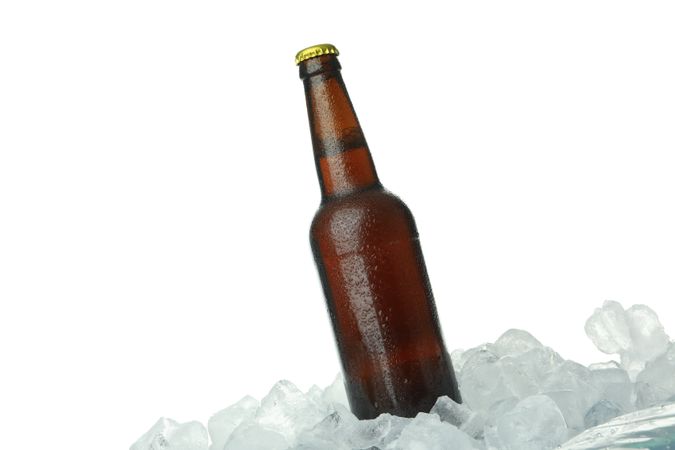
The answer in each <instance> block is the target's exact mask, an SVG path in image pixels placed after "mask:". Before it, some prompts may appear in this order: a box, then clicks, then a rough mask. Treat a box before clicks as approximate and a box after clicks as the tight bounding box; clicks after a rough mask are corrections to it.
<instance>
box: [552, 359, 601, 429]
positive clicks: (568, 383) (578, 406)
mask: <svg viewBox="0 0 675 450" xmlns="http://www.w3.org/2000/svg"><path fill="white" fill-rule="evenodd" d="M542 392H543V393H545V394H546V395H548V396H549V397H550V398H551V399H553V400H554V401H555V403H556V404H557V405H558V408H559V409H560V411H561V412H562V414H563V417H564V418H565V421H566V423H567V426H568V427H569V428H570V429H571V430H573V431H574V432H576V433H579V432H581V431H582V430H584V416H585V415H586V412H587V411H588V410H589V409H590V408H591V406H593V405H594V404H595V402H597V401H598V400H599V398H600V394H599V391H598V389H597V388H596V387H595V386H594V385H593V382H592V376H591V371H590V370H589V369H588V368H586V367H584V366H582V365H581V364H577V363H575V362H573V361H565V362H564V363H563V364H562V365H561V366H560V367H558V369H557V370H555V371H554V372H552V373H551V374H550V375H549V377H548V378H547V379H546V381H545V382H544V384H543V389H542Z"/></svg>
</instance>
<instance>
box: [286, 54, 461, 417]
mask: <svg viewBox="0 0 675 450" xmlns="http://www.w3.org/2000/svg"><path fill="white" fill-rule="evenodd" d="M297 60H298V62H299V66H300V78H302V80H303V82H304V85H305V94H306V99H307V109H308V113H309V124H310V130H311V134H312V144H313V146H314V157H315V159H316V168H317V172H318V175H319V182H320V185H321V193H322V198H321V206H320V207H319V210H318V211H317V213H316V216H315V217H314V220H313V221H312V226H311V230H310V241H311V245H312V250H313V252H314V258H315V261H316V264H317V267H318V270H319V275H320V278H321V283H322V285H323V289H324V293H325V296H326V301H327V304H328V311H329V314H330V318H331V322H332V325H333V331H334V333H335V338H336V341H337V346H338V351H339V354H340V358H341V362H342V369H343V374H344V378H345V387H346V389H347V396H348V398H349V403H350V405H351V409H352V411H353V412H354V414H356V415H357V416H358V417H359V418H361V419H367V418H373V417H376V416H377V415H379V414H381V413H384V412H388V413H391V414H396V415H399V416H406V417H412V416H414V415H415V414H417V413H418V412H420V411H424V412H428V411H429V409H431V407H432V406H433V405H434V403H435V401H436V399H437V398H438V397H439V396H442V395H448V396H450V397H451V398H453V399H455V400H456V401H458V402H459V401H461V399H460V395H459V391H458V389H457V382H456V380H455V374H454V371H453V369H452V364H451V362H450V358H449V356H448V353H447V350H446V348H445V345H444V343H443V338H442V335H441V329H440V325H439V323H438V316H437V313H436V307H435V304H434V299H433V295H432V293H431V286H430V284H429V279H428V277H427V272H426V268H425V265H424V260H423V258H422V251H421V249H420V244H419V239H418V233H417V229H416V226H415V221H414V219H413V216H412V214H411V212H410V210H409V209H408V207H407V206H406V205H405V204H404V203H403V202H402V201H401V200H400V199H399V198H398V197H396V196H395V195H393V194H391V193H390V192H388V191H387V190H386V189H384V188H383V187H382V184H381V183H380V180H379V179H378V177H377V173H376V171H375V166H374V165H373V160H372V158H371V155H370V151H369V149H368V145H367V144H366V140H365V138H364V136H363V132H362V131H361V127H360V125H359V122H358V119H357V118H356V114H355V113H354V109H353V107H352V104H351V101H350V100H349V96H348V95H347V90H346V88H345V85H344V82H343V81H342V76H341V75H340V64H339V62H338V60H337V50H336V49H335V48H334V47H333V46H330V45H327V44H326V45H323V46H316V47H310V48H309V49H306V50H304V51H301V52H300V53H298V57H297ZM384 70H391V68H386V69H384Z"/></svg>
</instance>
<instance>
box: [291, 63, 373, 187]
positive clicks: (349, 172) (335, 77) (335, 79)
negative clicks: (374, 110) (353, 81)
mask: <svg viewBox="0 0 675 450" xmlns="http://www.w3.org/2000/svg"><path fill="white" fill-rule="evenodd" d="M300 76H301V78H303V81H304V85H305V95H306V99H307V111H308V114H309V126H310V132H311V134H312V145H313V147H314V158H315V161H316V168H317V173H318V175H319V183H320V185H321V193H322V197H323V199H324V200H326V199H329V198H331V197H333V196H339V195H345V194H349V193H351V192H355V191H359V190H362V189H367V188H369V187H374V186H379V185H380V181H379V179H378V178H377V173H376V171H375V165H374V164H373V160H372V157H371V155H370V150H368V144H367V143H366V139H365V137H364V136H363V131H362V130H361V126H360V125H359V121H358V119H357V117H356V113H355V112H354V107H353V106H352V103H351V101H350V100H349V95H348V94H347V89H346V88H345V85H344V82H343V81H342V76H341V75H340V63H339V62H338V61H337V58H336V57H335V56H334V55H325V56H320V57H317V58H312V59H309V60H307V61H303V62H302V63H300Z"/></svg>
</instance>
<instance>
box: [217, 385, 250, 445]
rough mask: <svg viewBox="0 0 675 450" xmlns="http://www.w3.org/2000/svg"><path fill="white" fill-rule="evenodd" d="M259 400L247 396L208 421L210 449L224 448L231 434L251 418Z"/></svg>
mask: <svg viewBox="0 0 675 450" xmlns="http://www.w3.org/2000/svg"><path fill="white" fill-rule="evenodd" d="M259 405H260V404H259V403H258V400H256V399H254V398H253V397H250V396H246V397H244V398H242V399H241V400H239V401H238V402H237V403H235V404H234V405H232V406H230V407H228V408H225V409H223V410H222V411H219V412H217V413H216V414H214V415H213V416H212V417H211V418H210V419H209V423H208V429H209V436H211V446H210V447H209V448H210V450H223V447H225V443H226V442H227V440H228V439H229V438H230V434H232V432H233V431H234V430H235V429H236V428H237V427H238V426H239V425H240V424H241V423H242V422H244V421H246V420H249V419H251V418H252V417H253V416H254V415H255V412H256V410H257V409H258V406H259Z"/></svg>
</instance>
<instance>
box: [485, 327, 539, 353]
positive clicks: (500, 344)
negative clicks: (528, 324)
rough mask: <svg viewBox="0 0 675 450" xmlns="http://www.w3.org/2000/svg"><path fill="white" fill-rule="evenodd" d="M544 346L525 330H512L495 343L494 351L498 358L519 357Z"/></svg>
mask: <svg viewBox="0 0 675 450" xmlns="http://www.w3.org/2000/svg"><path fill="white" fill-rule="evenodd" d="M541 347H543V345H542V344H541V342H539V341H538V340H537V339H536V338H535V337H534V336H532V335H531V334H530V333H528V332H527V331H524V330H517V329H514V328H513V329H510V330H508V331H506V332H505V333H504V334H502V335H501V336H500V337H499V339H497V341H496V342H495V343H494V345H493V347H492V351H493V352H494V353H495V354H496V355H498V356H518V355H521V354H523V353H525V352H527V351H529V350H532V349H533V348H541Z"/></svg>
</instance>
